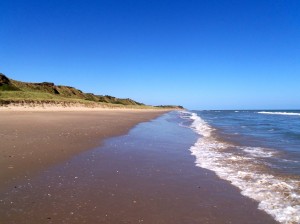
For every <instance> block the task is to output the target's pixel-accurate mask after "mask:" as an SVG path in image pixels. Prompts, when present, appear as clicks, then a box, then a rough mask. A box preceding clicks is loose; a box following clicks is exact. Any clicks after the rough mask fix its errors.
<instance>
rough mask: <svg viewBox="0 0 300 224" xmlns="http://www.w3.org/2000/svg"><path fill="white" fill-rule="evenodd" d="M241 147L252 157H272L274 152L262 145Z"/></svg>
mask: <svg viewBox="0 0 300 224" xmlns="http://www.w3.org/2000/svg"><path fill="white" fill-rule="evenodd" d="M241 149H242V150H243V151H244V152H246V153H248V154H249V155H250V156H253V157H261V158H267V157H272V156H274V154H276V152H275V151H273V150H271V149H267V148H262V147H248V146H247V147H241Z"/></svg>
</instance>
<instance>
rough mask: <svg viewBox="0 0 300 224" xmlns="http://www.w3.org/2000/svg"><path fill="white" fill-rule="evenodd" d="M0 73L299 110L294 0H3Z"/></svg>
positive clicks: (145, 96)
mask: <svg viewBox="0 0 300 224" xmlns="http://www.w3.org/2000/svg"><path fill="white" fill-rule="evenodd" d="M0 8H1V14H0V27H1V29H0V34H1V35H0V72H2V73H4V74H6V75H7V76H9V77H10V78H13V79H16V80H23V81H30V82H42V81H52V82H55V83H56V84H61V85H70V86H74V87H76V88H79V89H81V90H83V91H84V92H93V93H96V94H108V95H113V96H117V97H124V98H127V97H129V98H132V99H135V100H137V101H140V102H144V103H146V104H152V105H159V104H176V105H183V106H185V107H187V108H189V109H279V108H284V109H287V108H290V109H295V108H298V109H299V108H300V87H299V86H300V1H298V0H294V1H291V0H282V1H277V0H270V1H264V0H260V1H255V0H251V1H247V0H239V1H234V0H228V1H216V0H207V1H201V0H180V1H176V0H172V1H171V0H170V1H169V0H151V1H150V0H103V1H101V0H98V1H89V0H85V1H84V0H82V1H76V0H73V1H64V0H59V1H58V0H51V1H46V0H37V1H32V0H26V1H25V0H23V1H21V0H19V1H16V0H1V1H0Z"/></svg>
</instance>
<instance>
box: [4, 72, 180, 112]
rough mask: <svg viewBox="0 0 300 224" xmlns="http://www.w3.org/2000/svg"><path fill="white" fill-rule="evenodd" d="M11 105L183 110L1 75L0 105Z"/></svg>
mask: <svg viewBox="0 0 300 224" xmlns="http://www.w3.org/2000/svg"><path fill="white" fill-rule="evenodd" d="M10 103H19V104H26V103H35V104H43V103H52V104H60V105H66V106H67V105H70V104H82V105H84V106H88V107H98V106H100V107H115V108H124V107H126V108H152V109H155V108H166V109H180V108H181V109H182V107H180V108H179V107H177V106H175V107H174V106H166V107H165V106H157V107H153V106H146V105H144V104H142V103H139V102H136V101H134V100H132V99H128V98H127V99H122V98H117V97H113V96H108V95H104V96H103V95H95V94H93V93H83V92H82V91H81V90H79V89H76V88H74V87H70V86H57V85H55V84H54V83H51V82H42V83H27V82H20V81H16V80H12V79H9V78H7V77H6V76H5V75H4V74H2V73H0V105H7V104H10Z"/></svg>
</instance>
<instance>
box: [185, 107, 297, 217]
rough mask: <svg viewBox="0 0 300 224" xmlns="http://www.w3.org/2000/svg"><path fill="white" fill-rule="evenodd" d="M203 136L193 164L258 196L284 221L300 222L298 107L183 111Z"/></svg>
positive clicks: (188, 123)
mask: <svg viewBox="0 0 300 224" xmlns="http://www.w3.org/2000/svg"><path fill="white" fill-rule="evenodd" d="M180 116H181V118H182V119H183V120H184V121H183V125H184V126H186V127H188V128H191V129H193V130H194V131H195V132H196V133H197V134H198V135H199V138H198V140H197V141H196V143H195V144H194V145H193V146H192V147H191V148H190V151H191V154H192V155H193V156H195V158H196V160H195V164H196V166H198V167H202V168H205V169H208V170H211V171H214V172H215V173H216V174H217V175H218V176H219V177H220V178H221V179H224V180H227V181H229V182H230V183H231V184H232V185H234V186H236V187H238V188H239V189H240V190H241V194H243V195H244V196H247V197H249V198H252V199H254V200H256V201H258V202H259V207H258V208H259V209H261V210H264V211H265V212H267V213H268V214H270V215H271V216H273V217H274V219H275V220H277V221H278V222H280V223H300V111H289V110H285V111H268V110H265V111H253V110H235V111H234V110H226V111H222V110H203V111H185V112H181V115H180Z"/></svg>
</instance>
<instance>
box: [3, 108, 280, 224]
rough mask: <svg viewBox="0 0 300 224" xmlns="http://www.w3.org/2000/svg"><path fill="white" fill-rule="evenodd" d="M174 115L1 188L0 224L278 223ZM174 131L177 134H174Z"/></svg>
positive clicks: (140, 126)
mask: <svg viewBox="0 0 300 224" xmlns="http://www.w3.org/2000/svg"><path fill="white" fill-rule="evenodd" d="M174 115H175V113H167V114H164V115H163V116H160V117H158V118H157V119H154V120H152V121H151V122H145V123H141V124H139V125H137V126H135V127H134V128H132V129H131V130H130V132H128V134H126V135H121V136H118V137H116V138H110V139H108V140H107V141H105V143H104V144H102V145H101V146H99V147H96V148H94V149H91V150H86V151H84V152H82V153H79V154H77V155H75V156H73V157H71V158H69V159H67V160H65V161H63V162H61V163H57V164H55V165H53V166H50V167H48V168H45V169H43V170H41V172H39V173H38V174H37V175H36V176H34V177H33V178H31V179H26V180H25V181H20V182H19V183H17V184H16V185H12V186H10V187H9V188H7V189H5V190H3V191H0V198H1V200H0V202H1V203H0V211H1V212H0V217H1V218H0V221H3V222H4V223H19V224H21V223H24V224H26V223H29V222H30V223H31V224H35V223H73V224H77V223H78V224H79V223H160V224H169V223H174V224H183V223H186V224H193V223H195V224H196V223H210V224H223V223H245V224H254V223H255V224H258V223H263V224H275V223H277V222H276V221H275V220H273V219H272V218H271V217H270V216H269V215H267V214H266V213H265V212H263V211H261V210H258V209H257V206H258V203H257V202H256V201H254V200H251V199H249V198H246V197H245V196H243V195H241V194H240V191H239V190H238V189H237V188H235V187H234V186H232V185H231V184H230V183H229V182H227V181H225V180H221V179H220V178H218V177H217V176H216V175H215V174H214V173H213V172H212V171H209V170H206V169H202V168H198V167H196V166H195V164H194V158H193V157H192V156H191V155H190V152H189V151H188V150H187V149H188V148H189V147H190V146H191V145H192V143H193V142H194V141H195V140H196V139H197V136H196V135H195V134H194V132H193V131H192V130H191V129H189V128H183V127H182V126H180V125H179V124H181V123H180V122H181V121H182V120H178V118H176V117H177V116H174ZM178 136H180V138H178Z"/></svg>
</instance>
